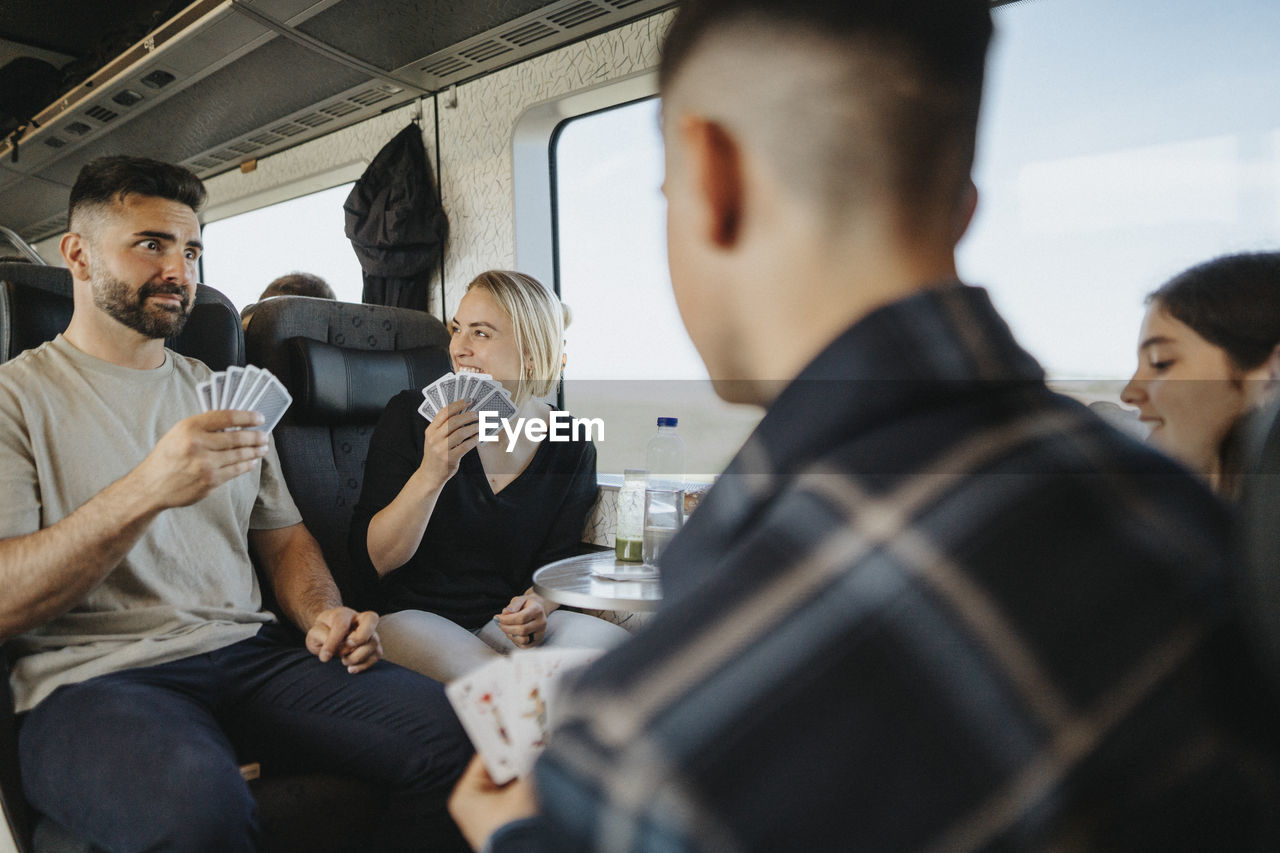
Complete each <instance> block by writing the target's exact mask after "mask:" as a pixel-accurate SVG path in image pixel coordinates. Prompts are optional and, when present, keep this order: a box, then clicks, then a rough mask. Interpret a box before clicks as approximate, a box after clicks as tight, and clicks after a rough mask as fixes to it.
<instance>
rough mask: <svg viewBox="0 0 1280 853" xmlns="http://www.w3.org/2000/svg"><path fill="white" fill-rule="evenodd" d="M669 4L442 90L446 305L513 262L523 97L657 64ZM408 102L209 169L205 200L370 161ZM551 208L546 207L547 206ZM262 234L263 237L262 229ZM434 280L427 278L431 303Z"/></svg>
mask: <svg viewBox="0 0 1280 853" xmlns="http://www.w3.org/2000/svg"><path fill="white" fill-rule="evenodd" d="M673 14H674V13H673V12H664V13H661V14H658V15H654V16H651V17H649V18H645V19H642V20H640V21H635V22H633V23H631V24H628V25H626V26H624V27H620V28H618V29H616V30H612V31H610V32H607V33H602V34H600V35H598V36H594V37H593V38H590V39H586V40H584V41H581V42H578V43H576V44H572V45H569V46H567V47H564V48H561V49H559V50H556V51H553V52H551V53H548V54H545V55H543V56H539V57H535V58H533V59H530V60H527V61H525V62H522V63H520V64H519V65H515V66H512V67H511V68H506V69H503V70H501V71H497V72H495V73H493V74H490V75H488V76H486V77H483V78H481V79H479V80H476V81H473V82H471V83H467V84H465V85H463V86H460V87H458V89H457V106H456V107H452V108H450V107H445V106H444V103H445V95H444V94H443V93H442V94H441V95H440V104H441V110H440V149H441V155H442V160H441V165H440V173H441V174H440V178H441V191H442V195H443V199H444V206H445V211H446V213H447V214H448V216H449V225H450V236H449V244H448V246H447V248H446V259H445V282H446V305H445V307H446V309H447V310H448V311H452V310H453V308H454V307H455V306H456V305H457V302H458V299H459V298H461V295H462V289H463V288H464V287H465V286H466V284H467V282H468V281H470V280H471V278H473V277H474V276H475V275H476V274H477V273H479V272H481V271H483V270H485V269H491V268H509V267H511V266H513V265H514V263H515V236H514V224H513V223H514V218H515V217H514V189H513V179H512V134H513V132H514V128H515V125H516V122H517V120H518V119H519V117H520V115H521V114H522V113H524V111H525V110H527V109H528V108H529V107H531V106H534V105H536V104H539V103H543V102H546V101H548V100H552V99H554V98H558V97H562V96H564V95H566V94H570V93H572V92H575V91H578V90H581V89H585V88H589V87H592V86H596V85H599V84H601V83H606V82H609V81H612V80H616V79H619V78H622V77H626V76H628V75H631V74H635V73H637V72H639V71H644V70H649V69H652V68H654V67H656V66H657V63H658V49H659V47H660V44H661V40H662V36H663V35H664V34H665V32H666V28H667V26H668V25H669V24H670V21H671V17H672V15H673ZM412 114H413V107H412V106H411V105H407V106H404V107H400V108H398V109H395V110H393V111H391V112H389V113H387V114H385V115H381V116H378V117H376V118H372V119H369V120H368V121H365V122H362V123H360V124H356V125H352V126H351V127H348V128H344V129H342V130H339V131H336V132H335V133H332V134H330V135H328V136H324V137H321V138H320V139H315V140H312V141H311V142H307V143H304V144H302V145H299V146H297V147H296V148H291V149H289V150H288V151H283V152H281V153H279V154H276V155H273V156H271V157H266V158H264V159H262V160H260V161H259V162H258V166H257V169H256V170H255V171H252V172H249V173H247V174H242V173H241V172H239V171H234V172H227V173H225V174H222V175H218V176H216V177H214V178H211V179H209V180H208V181H207V182H206V184H207V186H208V189H209V205H208V208H209V209H218V208H223V209H227V208H229V207H232V208H233V207H235V206H236V204H235V203H236V202H237V201H241V200H249V199H251V198H252V197H255V196H257V197H262V198H270V197H271V196H272V195H273V191H275V190H279V189H280V188H284V187H290V186H292V185H297V186H298V187H299V191H298V194H302V193H305V192H310V191H314V190H315V189H318V187H310V186H307V179H308V178H309V177H311V176H315V175H317V174H321V173H329V172H336V171H339V170H341V169H342V167H344V166H347V165H348V164H350V163H352V162H353V161H355V160H362V161H364V162H366V163H367V162H368V161H370V160H372V159H373V157H374V155H376V154H377V153H378V150H379V149H380V148H381V147H382V146H383V145H384V144H385V143H386V142H387V141H388V140H389V139H391V137H393V136H394V135H395V134H396V133H397V132H399V131H400V129H401V128H402V127H404V125H405V124H406V123H407V122H408V121H409V120H410V118H411V116H412ZM434 122H435V115H434V111H433V102H432V100H431V99H426V100H424V101H423V102H422V128H423V138H424V140H425V142H426V145H427V152H428V156H429V157H430V158H431V162H432V165H433V166H434V165H435V163H436V162H437V161H436V152H435V124H434ZM547 215H548V216H549V215H550V211H548V212H547ZM264 239H270V238H269V236H267V235H264ZM438 293H439V289H438V287H437V286H436V285H435V284H433V287H432V297H433V301H432V310H433V311H436V312H438V310H439V306H438V305H436V304H435V301H436V297H437V295H438Z"/></svg>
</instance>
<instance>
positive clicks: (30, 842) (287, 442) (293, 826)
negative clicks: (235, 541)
mask: <svg viewBox="0 0 1280 853" xmlns="http://www.w3.org/2000/svg"><path fill="white" fill-rule="evenodd" d="M284 299H286V300H291V299H303V297H287V298H284ZM308 301H312V300H308ZM314 301H320V300H314ZM336 305H337V304H336V303H335V306H336ZM281 307H283V306H281ZM368 307H372V306H368ZM270 309H271V310H268V311H266V312H265V315H266V316H267V317H271V316H272V315H273V314H275V313H276V311H278V310H279V308H277V307H276V306H270ZM329 310H330V308H329V307H328V306H326V307H325V308H323V309H320V310H319V311H318V312H317V311H315V310H307V309H306V308H305V307H304V308H303V309H301V310H300V312H299V313H300V314H301V315H302V316H301V317H299V316H296V315H294V314H293V313H291V312H281V313H282V316H283V317H284V319H283V321H282V324H280V325H274V326H273V323H272V322H271V321H268V320H262V319H259V318H257V317H255V319H254V323H253V325H254V331H255V335H256V337H255V340H257V341H259V343H260V344H262V346H261V347H260V348H259V350H258V356H257V357H258V358H259V359H261V361H259V362H258V363H259V364H261V366H269V369H271V370H272V372H273V373H276V374H277V375H278V376H280V378H281V380H282V381H286V382H291V383H293V384H291V385H290V389H291V393H294V395H295V398H297V399H299V400H300V401H301V405H300V406H299V407H298V412H299V413H301V412H303V411H306V412H308V413H309V417H318V416H319V414H320V413H322V412H324V411H326V408H325V404H324V403H323V402H320V403H313V402H312V401H313V398H314V397H315V393H312V392H309V391H307V390H306V388H305V386H303V385H299V384H298V383H297V382H294V380H293V379H292V377H293V376H294V373H293V372H291V370H290V368H289V359H290V356H289V355H288V351H289V350H290V345H286V346H284V347H282V348H281V349H280V350H279V351H278V352H277V351H276V349H275V348H274V347H272V346H269V345H268V344H267V343H265V342H264V336H263V334H262V333H263V332H265V331H266V330H267V329H269V328H273V327H274V328H276V329H278V330H287V333H283V332H282V333H283V334H284V337H283V339H282V340H283V341H284V342H285V343H286V344H287V339H288V338H291V337H296V336H300V335H304V334H305V329H306V328H311V327H313V326H314V323H311V322H310V321H309V320H307V319H306V318H307V317H311V316H312V315H313V314H315V313H319V314H322V315H323V314H327V313H328V311H329ZM333 310H336V311H337V312H338V315H339V316H340V317H345V318H347V319H346V320H345V322H346V324H347V326H349V327H350V328H352V329H358V328H360V327H361V326H362V325H363V324H364V322H365V321H366V320H368V321H369V322H370V323H371V324H372V325H373V326H375V327H376V328H377V329H379V330H381V333H380V334H373V335H369V334H365V335H363V336H361V337H360V345H363V346H366V347H372V346H374V345H378V344H380V343H381V342H384V341H385V342H388V343H386V349H394V348H395V347H396V345H397V344H398V343H400V342H405V341H411V342H414V344H415V345H420V344H429V345H433V346H434V348H435V351H434V353H433V354H432V355H430V358H429V359H428V360H434V363H440V359H441V358H444V359H445V361H444V362H443V363H444V364H445V365H446V369H447V355H446V354H444V350H443V349H442V348H441V347H440V344H441V342H444V345H445V346H447V335H446V333H445V332H444V330H443V326H442V325H441V324H440V323H439V321H438V320H435V319H434V318H432V317H430V316H429V315H426V314H422V313H420V312H407V311H406V312H405V313H407V314H411V315H413V316H412V317H407V318H401V317H394V318H390V319H389V318H387V317H384V316H383V315H382V313H381V311H380V310H374V311H371V312H364V311H363V308H362V307H361V306H345V307H340V308H339V307H335V308H334V309H333ZM386 310H389V311H392V312H396V311H401V310H403V309H386ZM71 311H72V285H71V276H70V273H69V272H68V271H67V270H65V269H62V268H57V267H44V266H40V265H32V264H24V263H4V264H0V361H3V360H8V359H9V358H12V357H13V356H14V355H16V354H18V353H19V352H21V351H22V350H24V349H27V348H29V347H32V346H37V345H39V344H40V343H42V342H43V341H45V340H47V339H50V338H52V337H53V336H54V335H56V334H57V333H59V332H60V331H62V330H63V329H64V328H65V327H66V324H67V322H68V321H69V320H70V318H71ZM374 315H376V316H374ZM351 316H355V317H358V320H356V321H352V320H351V319H350V317H351ZM384 320H385V321H386V323H387V324H389V325H385V324H384V322H383V321H384ZM343 322H344V321H343V320H342V319H339V320H336V321H335V331H334V333H333V335H332V338H331V340H332V341H333V342H334V345H335V346H336V345H338V344H341V343H343V338H344V333H343V331H342V329H343V328H344V327H343ZM401 326H403V327H404V328H403V329H401V328H400V327H401ZM265 340H270V336H269V335H268V336H266V339H265ZM319 343H325V342H324V341H323V340H322V341H320V342H319ZM168 344H169V345H170V346H171V347H173V348H174V349H175V350H177V351H178V352H182V353H184V354H187V355H192V356H195V357H197V358H201V359H202V360H204V361H205V363H206V364H208V365H209V366H210V367H212V368H214V369H215V370H222V369H225V368H226V367H227V366H229V365H231V364H244V363H245V352H246V350H245V337H244V332H243V330H242V326H241V321H240V315H239V312H237V311H236V309H235V307H234V306H233V305H232V304H231V302H230V301H229V300H228V299H227V298H226V297H225V296H223V295H222V294H221V293H219V292H218V291H217V290H215V289H213V288H211V287H206V286H204V285H201V286H200V287H199V288H198V290H197V297H196V305H195V307H194V308H193V309H192V318H191V320H190V321H189V322H188V324H187V327H186V328H185V329H184V331H183V332H182V333H181V334H180V335H178V336H177V337H176V338H175V339H174V340H172V341H169V342H168ZM291 346H292V348H293V349H299V348H301V349H302V350H303V351H306V350H307V349H308V348H309V347H308V345H305V344H303V345H299V344H296V343H295V344H292V345H291ZM311 348H317V349H323V347H311ZM327 354H328V355H329V356H332V355H333V353H332V352H330V353H327ZM320 358H323V355H321V356H320ZM348 360H350V361H356V362H359V361H360V359H359V358H354V359H348ZM302 363H303V364H307V363H311V364H312V367H313V369H315V363H314V360H312V362H307V361H306V360H305V359H304V361H303V362H302ZM327 363H328V362H326V364H327ZM318 370H319V372H320V373H321V374H322V375H321V376H320V377H319V381H318V383H316V385H315V388H316V392H317V393H320V394H321V396H322V399H327V398H324V397H323V395H324V394H327V393H328V390H329V389H331V388H332V384H331V383H330V382H329V381H328V380H329V376H328V375H327V368H325V367H324V366H323V365H322V366H321V367H319V368H318ZM313 372H314V370H313ZM356 372H359V371H356ZM304 375H305V374H304ZM396 381H399V380H396ZM415 381H416V380H415ZM424 384H425V383H424ZM406 387H407V386H406ZM365 390H367V389H365ZM396 390H398V388H397V389H396ZM388 396H390V395H389V394H388ZM384 402H385V401H384ZM367 408H368V407H366V409H367ZM378 411H381V407H380V406H379V407H378ZM364 415H369V412H368V411H365V412H364ZM371 416H372V418H373V420H375V421H376V418H377V413H376V412H375V413H372V415H371ZM300 420H303V421H306V423H298V424H294V423H292V422H291V423H290V424H286V425H282V426H281V427H279V428H278V429H277V441H278V442H279V443H280V444H281V445H282V457H284V456H286V455H287V457H288V459H289V461H290V464H289V466H288V468H289V470H288V471H287V472H286V473H287V474H291V475H292V476H293V478H294V480H293V482H292V483H291V485H293V488H294V490H295V494H300V492H299V491H298V490H299V489H311V488H314V487H315V483H317V482H319V481H321V480H324V479H325V478H326V477H327V478H328V479H329V480H331V481H333V480H334V478H335V477H338V476H341V475H343V474H345V473H346V470H347V469H346V468H343V469H342V471H341V472H339V469H338V466H337V464H336V463H335V462H333V461H332V459H330V460H329V462H328V463H327V466H326V465H325V464H324V460H323V458H322V456H323V454H320V453H319V451H318V447H319V445H320V444H324V443H327V442H328V441H329V440H332V441H333V442H334V446H335V447H338V446H342V445H344V443H345V442H347V441H348V440H349V438H348V436H347V434H346V432H345V431H346V430H348V429H367V430H368V431H369V432H371V431H372V427H371V426H364V427H357V426H355V425H351V424H347V423H345V422H344V423H343V424H341V425H340V426H334V427H332V428H330V427H319V426H316V425H314V424H312V423H310V421H309V420H308V418H306V417H304V418H300ZM312 429H321V430H323V431H324V435H325V436H327V437H326V438H324V439H323V440H317V441H313V440H312V439H317V438H318V436H315V435H312V434H311V433H310V432H308V430H312ZM356 438H358V436H357V437H356ZM367 443H368V437H367V435H366V436H365V438H364V444H365V446H366V447H367ZM295 448H296V449H297V452H296V453H295V452H292V451H293V450H294V449H295ZM344 455H345V454H344ZM352 455H353V459H352V462H351V463H350V464H351V465H352V466H356V467H355V468H354V469H353V470H354V472H355V473H354V474H353V475H351V476H354V477H355V478H356V483H355V484H354V486H353V485H351V484H350V483H348V482H347V481H346V480H344V481H343V484H339V485H341V486H342V487H341V488H338V485H335V486H334V487H333V488H330V489H329V490H328V492H329V493H330V495H331V497H332V494H333V493H334V492H335V488H336V489H337V490H338V492H339V493H342V491H343V489H347V490H350V489H354V491H355V493H358V491H359V472H360V468H362V467H363V451H359V450H358V449H356V448H355V445H354V444H353V450H352ZM357 457H358V458H357ZM315 459H319V460H320V461H319V462H318V463H317V464H318V465H319V466H320V467H321V468H323V469H324V473H322V474H316V473H313V472H311V471H308V470H306V467H307V465H308V462H307V460H315ZM333 503H335V501H334V500H332V499H331V500H330V501H329V502H328V504H326V502H325V500H324V499H323V498H321V497H320V495H319V493H318V492H317V494H314V495H312V494H304V495H302V499H300V500H299V506H300V508H302V510H303V512H304V513H307V512H308V511H312V510H313V505H320V506H321V510H320V512H321V514H322V516H317V515H314V514H313V515H312V516H310V517H309V520H308V524H309V526H310V527H311V529H312V530H313V531H318V532H325V531H323V530H321V528H320V525H319V524H318V523H317V522H316V520H315V519H316V518H317V517H324V518H326V519H328V518H330V517H331V510H332V506H331V505H332V504H333ZM340 510H341V507H339V510H338V516H341V511H340ZM347 513H348V514H349V509H348V510H347ZM325 523H328V522H327V521H326V522H325ZM345 529H346V528H345V521H343V522H342V531H343V533H342V534H341V542H340V544H341V550H337V551H335V550H333V545H332V542H333V541H335V539H336V538H337V537H334V536H324V537H323V538H322V541H328V542H330V543H331V544H330V547H329V548H328V549H327V550H326V554H327V555H330V556H336V557H341V558H342V562H343V564H344V565H345V548H346V544H345ZM264 592H265V587H264ZM0 652H2V647H0ZM247 758H251V757H247ZM250 789H251V790H252V791H253V794H254V797H255V799H256V801H257V803H258V811H259V821H260V824H261V827H262V831H263V841H264V846H265V848H266V849H308V850H316V851H322V850H341V849H350V848H352V847H353V846H360V845H361V844H362V843H363V842H365V841H367V840H368V839H369V838H370V837H371V835H372V836H374V837H376V835H377V833H378V831H379V830H380V829H381V830H383V831H386V827H387V825H388V824H390V825H395V823H396V821H397V819H399V820H401V821H402V822H403V820H405V818H403V817H400V816H398V815H395V814H391V813H389V810H388V807H387V804H386V801H385V797H383V796H381V795H380V793H379V792H377V791H375V790H373V789H372V788H371V787H370V786H368V785H364V784H362V783H359V782H356V781H353V780H349V779H346V778H342V777H338V776H333V775H328V774H316V773H306V774H303V773H294V772H273V768H271V767H265V768H263V774H262V776H261V778H258V779H256V780H254V781H251V782H250ZM0 807H2V809H3V813H4V817H5V818H6V820H7V822H8V825H9V827H10V829H11V832H12V836H13V841H14V844H15V846H16V847H17V850H18V851H19V853H32V851H39V853H85V852H86V851H89V850H90V849H91V848H90V847H89V846H88V845H87V844H86V843H85V842H84V841H83V840H81V839H78V838H74V837H72V836H71V835H70V834H68V833H67V832H66V831H65V830H63V829H62V828H61V827H58V826H56V825H54V824H53V823H52V822H51V821H48V820H46V819H41V818H39V816H38V815H36V814H34V813H33V812H32V811H31V809H30V808H29V807H28V805H27V803H26V800H25V798H24V797H23V795H22V789H21V779H20V776H19V773H18V764H17V731H16V724H15V720H14V714H13V697H12V694H11V693H10V691H9V680H8V666H7V661H6V660H5V659H4V655H3V654H2V653H0ZM4 840H5V839H4V838H3V829H2V828H0V849H4V846H5V845H4Z"/></svg>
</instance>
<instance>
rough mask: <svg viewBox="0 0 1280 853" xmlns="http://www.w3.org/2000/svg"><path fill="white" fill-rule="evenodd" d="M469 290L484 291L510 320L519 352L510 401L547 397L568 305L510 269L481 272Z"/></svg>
mask: <svg viewBox="0 0 1280 853" xmlns="http://www.w3.org/2000/svg"><path fill="white" fill-rule="evenodd" d="M472 290H483V291H485V292H487V293H488V294H489V295H490V296H492V297H493V301H494V302H497V303H498V306H499V307H500V308H501V309H502V310H503V313H505V314H506V315H507V319H509V320H510V321H511V330H512V334H513V335H514V336H515V343H516V351H517V352H518V353H520V379H519V382H518V384H517V385H516V390H515V393H514V394H512V395H511V396H512V400H513V401H514V402H515V404H516V405H517V406H520V405H523V404H524V402H525V401H526V400H528V399H529V398H530V397H545V396H547V395H548V394H550V393H551V390H552V389H553V388H555V387H556V380H557V379H559V378H560V368H561V358H562V356H563V354H564V330H565V329H566V328H567V327H568V325H569V322H570V314H569V309H568V306H566V305H563V304H561V302H560V299H559V298H558V297H557V296H556V295H555V294H554V293H552V292H551V291H550V290H549V289H548V288H547V287H546V286H545V285H544V284H543V283H542V282H540V281H538V280H537V279H536V278H534V277H533V276H530V275H525V274H524V273H522V272H513V271H511V270H489V271H487V272H482V273H480V275H478V276H476V277H475V278H474V279H472V281H471V283H470V284H468V285H467V292H468V293H470V292H471V291H472Z"/></svg>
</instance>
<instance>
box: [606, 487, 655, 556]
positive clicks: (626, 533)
mask: <svg viewBox="0 0 1280 853" xmlns="http://www.w3.org/2000/svg"><path fill="white" fill-rule="evenodd" d="M622 476H623V480H622V488H621V489H620V490H619V491H618V527H617V535H616V537H615V540H614V546H613V549H614V555H615V556H616V557H617V558H618V559H619V560H624V561H626V562H628V563H638V562H640V560H641V559H643V553H644V551H643V545H644V494H645V484H646V481H647V480H648V478H649V472H648V471H646V470H645V469H643V468H628V469H626V470H625V471H623V472H622Z"/></svg>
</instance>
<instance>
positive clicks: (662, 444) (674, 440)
mask: <svg viewBox="0 0 1280 853" xmlns="http://www.w3.org/2000/svg"><path fill="white" fill-rule="evenodd" d="M678 422H679V420H678V419H677V418H658V432H657V433H656V434H655V435H654V436H653V438H651V439H649V444H648V446H647V447H646V448H645V462H646V463H647V467H648V469H649V488H650V489H657V490H664V491H673V490H676V489H681V490H682V489H684V439H683V438H681V437H680V433H678V432H676V425H677V424H678Z"/></svg>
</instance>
